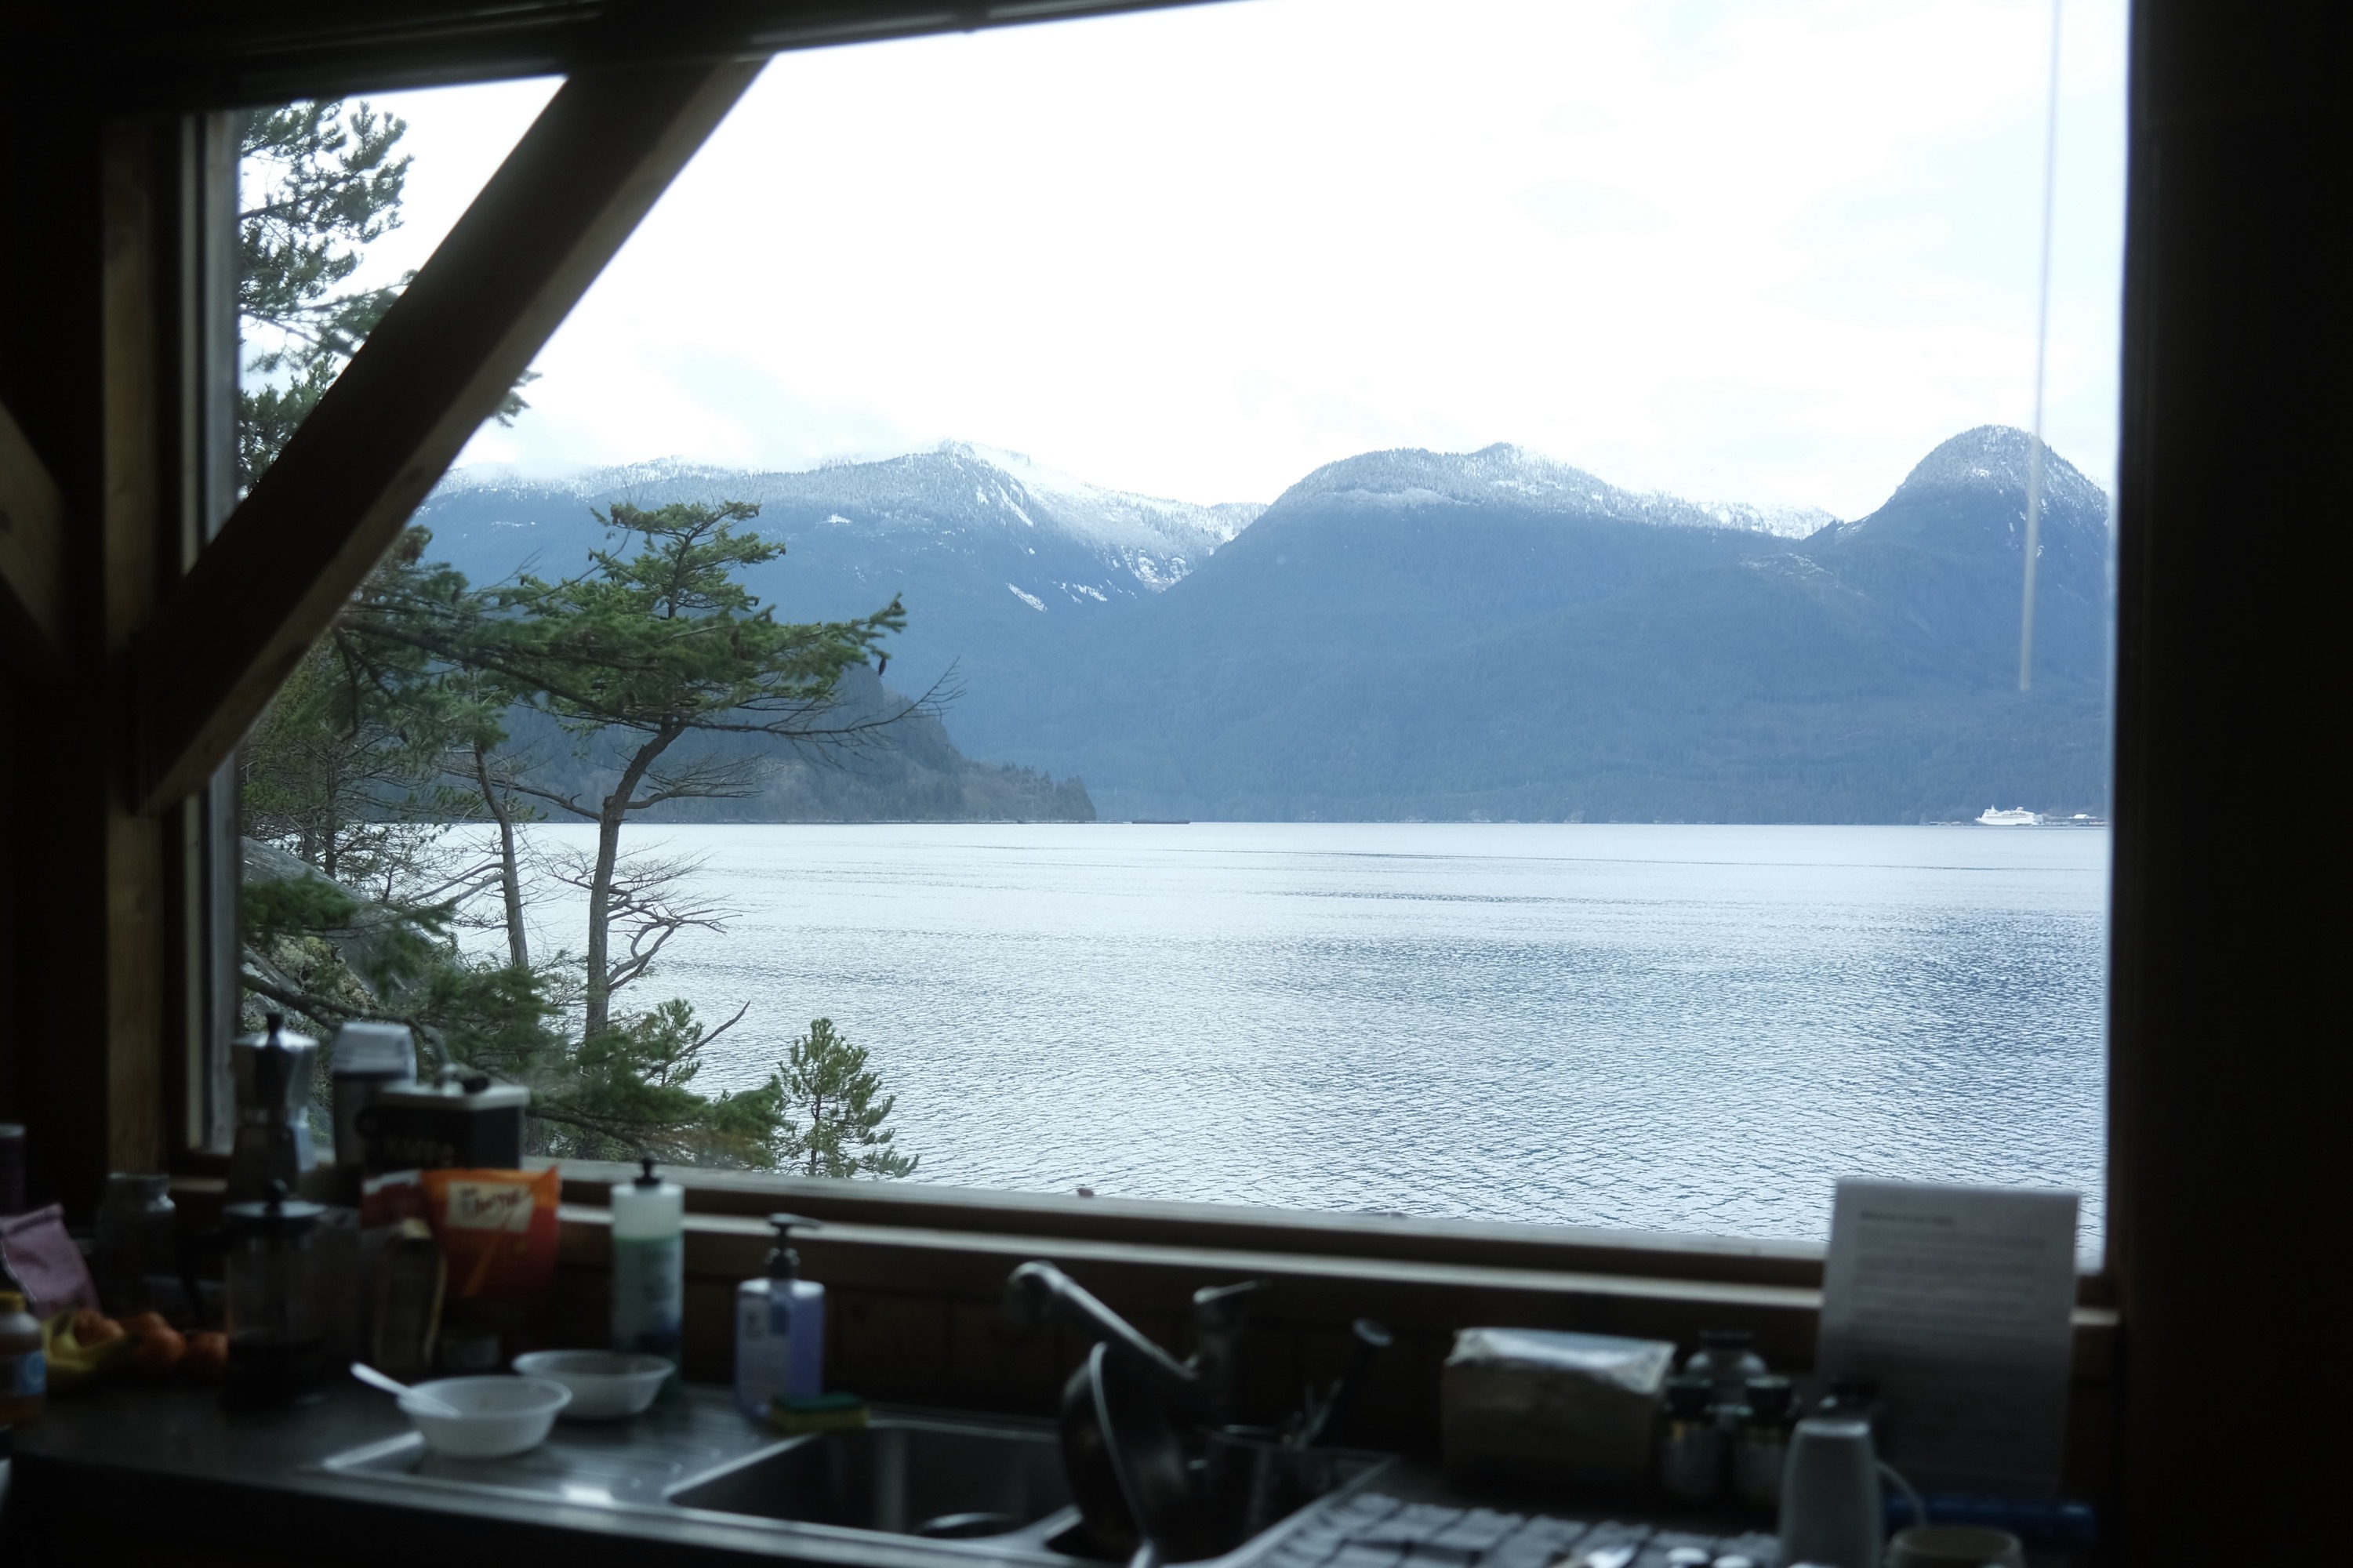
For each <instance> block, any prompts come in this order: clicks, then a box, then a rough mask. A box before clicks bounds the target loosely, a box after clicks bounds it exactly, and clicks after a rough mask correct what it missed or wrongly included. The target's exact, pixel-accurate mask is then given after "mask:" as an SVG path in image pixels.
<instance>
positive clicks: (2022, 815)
mask: <svg viewBox="0 0 2353 1568" xmlns="http://www.w3.org/2000/svg"><path fill="white" fill-rule="evenodd" d="M1978 826H1980V827H2040V826H2042V813H2041V812H2039V811H2029V810H2027V809H2026V808H2025V807H2024V806H2022V805H2014V806H2011V807H2010V809H2009V810H2008V811H1997V810H1995V809H1994V808H1993V807H1992V806H1987V807H1986V808H1985V815H1984V816H1980V817H1978Z"/></svg>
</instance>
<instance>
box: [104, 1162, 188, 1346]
mask: <svg viewBox="0 0 2353 1568" xmlns="http://www.w3.org/2000/svg"><path fill="white" fill-rule="evenodd" d="M177 1219H178V1216H177V1215H176V1214H175V1213H174V1210H173V1207H172V1178H171V1177H170V1176H168V1175H164V1174H163V1173H148V1172H144V1171H117V1172H115V1173H113V1174H112V1175H111V1176H109V1177H107V1178H106V1196H105V1197H104V1198H103V1199H102V1200H100V1204H99V1205H98V1250H97V1255H96V1256H95V1257H94V1258H92V1259H91V1262H92V1263H94V1264H95V1265H96V1268H95V1269H94V1270H93V1272H95V1273H96V1274H97V1276H98V1279H97V1284H98V1294H99V1300H100V1301H101V1302H103V1303H104V1304H105V1307H106V1310H108V1311H110V1312H112V1313H114V1314H115V1315H116V1316H118V1317H120V1316H121V1315H123V1314H124V1313H128V1312H143V1311H146V1310H148V1309H149V1308H151V1307H153V1305H154V1304H155V1303H154V1301H153V1300H152V1299H151V1297H150V1294H149V1291H148V1287H147V1281H148V1280H149V1279H151V1278H155V1277H159V1276H160V1277H163V1278H165V1279H169V1278H171V1277H172V1276H173V1275H174V1273H175V1271H176V1266H177V1263H178V1254H179V1233H178V1228H177V1224H176V1222H177Z"/></svg>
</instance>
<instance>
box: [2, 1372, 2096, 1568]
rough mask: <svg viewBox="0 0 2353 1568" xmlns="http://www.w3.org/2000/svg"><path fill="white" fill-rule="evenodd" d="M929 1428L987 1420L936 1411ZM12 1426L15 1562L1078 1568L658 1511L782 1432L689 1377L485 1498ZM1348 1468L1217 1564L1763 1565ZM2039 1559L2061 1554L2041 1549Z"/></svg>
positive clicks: (548, 1450)
mask: <svg viewBox="0 0 2353 1568" xmlns="http://www.w3.org/2000/svg"><path fill="white" fill-rule="evenodd" d="M910 1414H912V1413H893V1412H883V1411H878V1412H877V1415H878V1418H881V1417H883V1416H885V1415H910ZM924 1419H927V1418H926V1417H923V1416H920V1415H917V1416H913V1420H914V1421H915V1422H916V1423H917V1424H920V1423H921V1422H922V1421H923V1420H924ZM937 1420H938V1421H939V1422H942V1423H948V1424H957V1423H962V1424H972V1423H975V1422H979V1423H981V1424H984V1425H987V1426H996V1425H997V1423H996V1422H995V1421H993V1420H992V1419H990V1418H985V1417H975V1416H970V1415H946V1414H944V1413H943V1414H942V1415H939V1416H938V1417H937ZM1023 1425H1026V1426H1037V1424H1035V1423H1026V1424H1023ZM15 1439H16V1440H15V1457H14V1460H13V1462H12V1463H11V1464H9V1465H8V1466H7V1470H8V1471H12V1472H13V1474H8V1475H7V1476H6V1485H5V1490H0V1560H5V1561H6V1562H9V1563H74V1562H97V1561H124V1562H140V1563H153V1564H169V1563H188V1564H192V1565H193V1564H204V1565H206V1568H220V1565H225V1564H228V1563H258V1564H275V1563H285V1564H289V1565H291V1564H294V1563H301V1564H304V1565H306V1568H343V1565H344V1564H352V1565H358V1564H375V1563H399V1564H402V1565H403V1568H414V1565H416V1564H418V1563H426V1564H427V1565H428V1568H469V1565H471V1564H492V1563H494V1564H498V1565H499V1568H518V1565H519V1564H521V1563H526V1562H531V1563H538V1562H554V1563H560V1564H561V1565H562V1568H597V1565H600V1564H606V1563H612V1564H622V1563H627V1564H628V1565H629V1568H644V1565H645V1564H646V1563H649V1562H652V1561H659V1562H660V1563H664V1564H670V1563H681V1564H691V1563H749V1562H769V1563H776V1562H795V1563H810V1564H827V1565H851V1564H855V1565H860V1568H1039V1563H1040V1562H1041V1560H1043V1561H1048V1562H1050V1563H1055V1564H1060V1565H1065V1568H1089V1565H1088V1564H1086V1563H1084V1562H1083V1561H1082V1560H1081V1559H1077V1558H1067V1557H1059V1556H1054V1555H1052V1554H1050V1553H1044V1552H1041V1551H1039V1549H1038V1548H1037V1547H1036V1546H1035V1544H1034V1542H1033V1543H1032V1545H1031V1547H1030V1548H1029V1550H1027V1551H1022V1550H1018V1549H1017V1548H1016V1547H1015V1545H1014V1542H1012V1540H1010V1539H1009V1538H1008V1539H1003V1540H998V1541H992V1540H991V1539H987V1538H984V1539H971V1540H961V1541H935V1540H930V1539H925V1538H923V1537H920V1536H915V1535H907V1534H891V1533H882V1532H879V1531H866V1530H850V1529H847V1528H843V1527H839V1526H833V1525H822V1524H813V1523H805V1522H797V1521H789V1520H781V1519H755V1518H747V1517H743V1516H740V1515H733V1514H726V1513H720V1512H715V1511H703V1510H694V1509H688V1508H681V1507H676V1506H672V1505H670V1504H668V1503H666V1502H664V1501H663V1500H662V1499H663V1494H664V1493H665V1492H666V1491H667V1490H669V1489H670V1488H671V1487H673V1486H684V1485H689V1484H695V1483H696V1482H697V1479H698V1478H709V1477H712V1476H713V1475H716V1474H721V1473H723V1472H725V1471H727V1470H728V1469H729V1468H730V1467H731V1466H734V1465H737V1464H739V1463H741V1462H742V1461H744V1460H745V1459H746V1458H749V1457H751V1456H753V1455H755V1454H759V1453H761V1452H762V1451H764V1450H768V1449H772V1448H774V1447H776V1446H777V1445H778V1444H779V1443H780V1442H781V1441H782V1440H781V1439H779V1438H778V1437H776V1436H775V1435H774V1434H772V1433H770V1432H768V1431H767V1430H765V1428H764V1427H761V1426H757V1425H755V1424H754V1423H753V1422H751V1421H748V1420H746V1419H744V1416H743V1415H740V1414H739V1413H738V1412H737V1411H736V1410H735V1409H734V1407H733V1403H732V1402H731V1401H730V1400H729V1399H728V1397H727V1395H726V1394H725V1393H724V1392H723V1391H721V1390H718V1389H712V1388H701V1387H689V1388H687V1389H685V1390H683V1391H682V1392H681V1394H680V1395H679V1396H678V1397H676V1398H674V1399H671V1400H668V1401H665V1402H663V1403H662V1404H661V1405H658V1406H657V1407H656V1408H655V1409H653V1410H651V1411H649V1412H648V1413H647V1414H646V1415H641V1416H638V1417H637V1418H636V1419H635V1420H634V1421H631V1422H628V1423H625V1424H598V1425H595V1426H589V1425H583V1424H559V1425H558V1426H557V1429H556V1433H555V1435H554V1437H553V1438H552V1439H551V1440H550V1444H549V1445H548V1446H547V1447H545V1448H543V1449H539V1450H533V1454H534V1455H535V1456H540V1457H541V1458H540V1459H538V1460H534V1461H533V1462H532V1463H529V1464H526V1463H525V1462H524V1461H522V1460H516V1461H493V1462H491V1463H493V1464H497V1465H502V1466H512V1471H511V1472H510V1473H509V1474H508V1475H507V1476H506V1477H505V1478H503V1482H502V1489H500V1490H497V1491H491V1490H486V1489H484V1486H483V1481H484V1479H485V1477H484V1472H483V1471H481V1470H480V1468H469V1467H468V1466H467V1465H465V1464H463V1463H459V1462H453V1461H438V1460H432V1459H425V1460H423V1461H422V1462H420V1460H419V1454H420V1451H421V1450H420V1448H419V1447H418V1446H417V1443H416V1442H415V1440H414V1438H413V1437H412V1436H411V1434H410V1430H409V1426H408V1423H407V1421H406V1419H405V1418H404V1417H403V1416H402V1415H400V1413H399V1411H398V1410H397V1409H396V1408H395V1406H394V1405H393V1403H392V1401H391V1400H390V1399H389V1398H387V1397H385V1395H382V1394H376V1393H375V1392H373V1391H370V1390H367V1389H364V1388H361V1387H359V1386H358V1385H356V1384H346V1385H344V1386H343V1387H341V1388H339V1389H337V1390H336V1391H335V1392H334V1393H333V1394H331V1395H330V1396H329V1397H328V1398H327V1400H326V1401H325V1402H324V1403H322V1404H320V1405H313V1406H311V1407H309V1408H306V1409H301V1410H293V1411H275V1412H232V1411H227V1410H224V1409H223V1408H222V1407H221V1405H220V1402H219V1400H218V1398H217V1396H216V1394H213V1393H212V1392H211V1391H209V1390H193V1389H191V1390H153V1389H143V1388H138V1387H132V1386H127V1385H125V1386H118V1387H114V1388H110V1389H103V1390H99V1391H95V1392H93V1393H90V1394H83V1395H79V1396H77V1397H74V1398H72V1399H69V1400H61V1401H58V1402H57V1403H55V1404H53V1405H51V1407H50V1410H49V1413H48V1415H47V1416H46V1417H44V1418H43V1419H42V1420H41V1421H39V1422H37V1423H35V1424H34V1425H32V1426H26V1427H23V1428H20V1429H18V1431H17V1432H16V1435H15ZM1037 1440H1039V1441H1045V1440H1047V1435H1046V1433H1045V1432H1044V1431H1039V1433H1038V1434H1037ZM1367 1458H1369V1457H1367ZM764 1462H765V1461H764ZM567 1467H569V1468H567ZM1359 1468H1362V1466H1361V1463H1360V1467H1359ZM1365 1481H1366V1486H1367V1489H1366V1491H1364V1492H1362V1493H1360V1494H1358V1495H1356V1496H1353V1497H1352V1496H1349V1495H1348V1493H1347V1491H1346V1490H1345V1489H1344V1490H1343V1491H1342V1492H1339V1493H1335V1494H1334V1496H1333V1498H1332V1499H1331V1500H1327V1502H1326V1503H1325V1504H1324V1505H1319V1507H1318V1509H1317V1510H1314V1517H1309V1516H1304V1515H1301V1516H1293V1520H1292V1521H1287V1522H1286V1524H1284V1525H1282V1526H1279V1527H1278V1528H1277V1529H1276V1530H1275V1531H1270V1532H1269V1533H1268V1534H1267V1535H1265V1536H1261V1537H1260V1538H1259V1539H1258V1540H1257V1541H1256V1542H1252V1543H1251V1545H1250V1547H1249V1548H1247V1549H1245V1552H1244V1553H1243V1554H1241V1555H1238V1556H1236V1557H1229V1558H1227V1559H1222V1560H1219V1561H1220V1563H1221V1564H1223V1565H1224V1568H1237V1565H1238V1564H1240V1563H1248V1564H1249V1568H1552V1565H1553V1564H1555V1563H1556V1562H1557V1560H1558V1559H1559V1557H1560V1555H1561V1552H1562V1551H1563V1550H1564V1549H1565V1548H1567V1547H1568V1546H1570V1545H1571V1544H1572V1542H1573V1543H1574V1544H1575V1545H1576V1546H1577V1548H1579V1549H1584V1548H1589V1547H1591V1546H1593V1545H1596V1544H1598V1543H1601V1542H1603V1541H1604V1540H1605V1539H1607V1540H1609V1541H1618V1540H1624V1541H1627V1542H1641V1545H1642V1548H1643V1549H1642V1550H1641V1552H1640V1553H1639V1555H1637V1556H1636V1557H1635V1558H1634V1559H1633V1560H1632V1563H1631V1568H1656V1565H1657V1564H1661V1563H1664V1562H1665V1561H1666V1560H1667V1554H1668V1552H1670V1551H1671V1550H1672V1548H1674V1547H1677V1546H1696V1545H1707V1546H1708V1547H1709V1548H1710V1549H1711V1550H1712V1551H1714V1550H1737V1551H1741V1552H1746V1553H1747V1554H1749V1555H1751V1556H1753V1557H1756V1558H1757V1559H1758V1560H1760V1561H1767V1562H1769V1561H1770V1560H1771V1557H1772V1551H1773V1546H1772V1542H1771V1540H1770V1538H1769V1537H1768V1536H1762V1535H1759V1534H1757V1533H1753V1532H1755V1531H1757V1527H1758V1525H1759V1524H1760V1523H1761V1522H1762V1521H1757V1520H1755V1519H1754V1518H1752V1517H1749V1516H1746V1515H1742V1514H1728V1513H1725V1512H1720V1511H1717V1510H1699V1511H1694V1512H1686V1511H1684V1510H1672V1509H1666V1510H1662V1509H1660V1508H1657V1507H1655V1506H1653V1507H1644V1506H1643V1501H1642V1500H1639V1499H1630V1498H1624V1497H1616V1498H1600V1497H1592V1498H1579V1497H1574V1496H1569V1495H1565V1494H1562V1493H1559V1492H1555V1491H1550V1490H1548V1489H1547V1490H1531V1491H1527V1492H1524V1493H1506V1494H1480V1493H1466V1492H1464V1491H1463V1490H1461V1489H1460V1488H1459V1487H1457V1486H1455V1485H1454V1484H1453V1483H1451V1482H1450V1481H1449V1480H1447V1479H1446V1478H1445V1477H1444V1476H1443V1475H1442V1474H1441V1473H1440V1471H1439V1469H1438V1468H1437V1467H1436V1466H1435V1465H1434V1464H1430V1463H1427V1462H1423V1463H1415V1462H1410V1461H1397V1462H1391V1463H1389V1464H1387V1465H1386V1466H1384V1467H1382V1468H1380V1469H1379V1470H1378V1471H1377V1472H1376V1473H1373V1474H1370V1475H1367V1476H1366V1477H1365ZM1564 1515H1567V1516H1570V1519H1567V1520H1565V1519H1564V1518H1563V1517H1562V1516H1564ZM1570 1520H1577V1521H1583V1522H1581V1523H1579V1522H1571V1521H1570ZM1615 1521H1630V1522H1615ZM2034 1561H2035V1562H2036V1563H2038V1564H2044V1563H2049V1564H2053V1565H2055V1564H2057V1563H2065V1562H2067V1561H2069V1559H2068V1558H2067V1557H2066V1556H2064V1555H2062V1554H2051V1555H2044V1554H2040V1553H2038V1554H2036V1556H2035V1559H2034Z"/></svg>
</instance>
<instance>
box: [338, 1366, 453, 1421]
mask: <svg viewBox="0 0 2353 1568" xmlns="http://www.w3.org/2000/svg"><path fill="white" fill-rule="evenodd" d="M352 1375H353V1377H356V1378H358V1379H359V1380H360V1381H361V1382H362V1383H364V1384H367V1385H368V1386H370V1387H371V1388H381V1389H383V1390H384V1391H385V1393H386V1394H399V1395H400V1396H401V1397H403V1398H405V1399H413V1400H415V1401H417V1404H418V1405H422V1406H424V1407H425V1413H426V1414H427V1415H455V1416H459V1417H460V1418H462V1417H463V1416H464V1415H465V1414H466V1413H465V1412H464V1411H462V1410H460V1409H459V1408H458V1407H457V1406H456V1405H451V1404H449V1403H448V1402H447V1401H445V1400H440V1399H437V1398H435V1397H434V1396H433V1395H432V1394H427V1393H426V1392H425V1391H424V1390H423V1389H421V1388H411V1387H409V1386H408V1384H405V1383H403V1382H401V1381H400V1379H398V1378H396V1377H390V1376H387V1375H385V1373H380V1372H378V1371H376V1369H375V1368H374V1367H372V1366H370V1365H368V1363H365V1362H364V1361H355V1362H353V1363H352Z"/></svg>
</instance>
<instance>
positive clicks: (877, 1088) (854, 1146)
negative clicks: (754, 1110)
mask: <svg viewBox="0 0 2353 1568" xmlns="http://www.w3.org/2000/svg"><path fill="white" fill-rule="evenodd" d="M761 1092H762V1093H764V1094H766V1095H771V1096H775V1097H776V1098H777V1099H778V1100H779V1101H780V1102H781V1105H780V1108H781V1110H782V1113H783V1114H782V1118H781V1120H782V1124H783V1126H782V1135H781V1137H780V1139H779V1141H778V1144H777V1153H778V1155H779V1158H780V1163H782V1164H784V1165H785V1166H786V1167H787V1168H792V1167H798V1168H799V1169H800V1170H801V1172H802V1173H803V1174H805V1175H811V1176H912V1175H913V1174H914V1173H915V1167H916V1166H917V1165H918V1164H920V1163H922V1159H923V1157H922V1156H921V1155H918V1154H904V1153H901V1152H899V1151H898V1150H896V1149H893V1148H892V1146H891V1144H892V1140H893V1139H894V1138H896V1137H897V1136H898V1134H897V1133H896V1132H894V1131H892V1130H890V1129H889V1128H886V1127H884V1126H883V1125H882V1124H883V1122H884V1121H887V1120H889V1118H890V1115H891V1111H892V1108H893V1107H894V1106H896V1105H897V1104H898V1103H899V1098H898V1096H896V1095H884V1096H883V1097H882V1098H881V1100H880V1101H878V1100H876V1098H875V1097H876V1096H877V1095H881V1094H882V1075H881V1073H880V1072H878V1071H876V1070H875V1069H874V1068H871V1067H869V1066H868V1065H867V1057H866V1047H863V1046H853V1045H851V1044H850V1043H849V1040H847V1039H845V1038H844V1037H842V1036H841V1034H840V1033H839V1031H838V1030H836V1029H835V1028H834V1026H833V1020H832V1019H830V1018H813V1019H811V1020H810V1021H809V1026H808V1033H807V1034H806V1035H803V1036H801V1037H799V1038H798V1039H797V1040H795V1041H794V1042H793V1049H792V1055H791V1056H790V1057H789V1058H787V1059H786V1060H785V1061H783V1062H781V1063H779V1064H778V1065H777V1069H776V1074H775V1075H774V1076H773V1077H771V1078H770V1079H769V1080H768V1084H767V1087H766V1088H765V1089H764V1090H762V1091H761Z"/></svg>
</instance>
